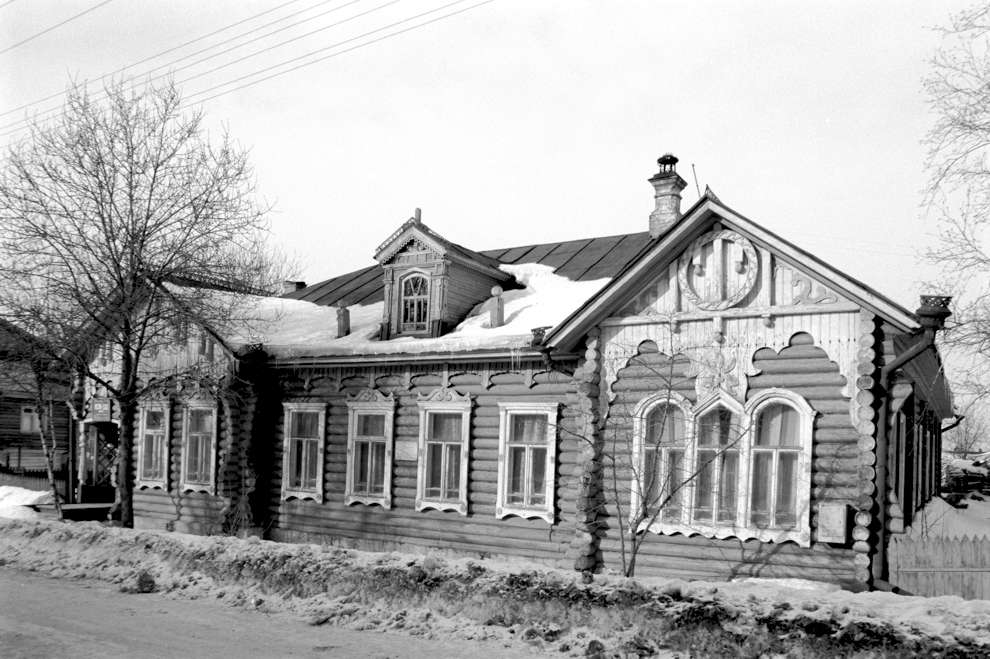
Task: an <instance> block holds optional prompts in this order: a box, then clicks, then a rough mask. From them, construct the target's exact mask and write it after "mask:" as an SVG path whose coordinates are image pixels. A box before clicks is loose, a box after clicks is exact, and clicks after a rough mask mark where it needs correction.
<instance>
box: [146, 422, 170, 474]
mask: <svg viewBox="0 0 990 659" xmlns="http://www.w3.org/2000/svg"><path fill="white" fill-rule="evenodd" d="M164 444H165V413H164V412H163V411H162V410H144V436H143V437H142V444H141V478H142V479H144V480H163V479H164V478H165V465H164V461H163V457H162V454H163V453H164V448H165V446H164Z"/></svg>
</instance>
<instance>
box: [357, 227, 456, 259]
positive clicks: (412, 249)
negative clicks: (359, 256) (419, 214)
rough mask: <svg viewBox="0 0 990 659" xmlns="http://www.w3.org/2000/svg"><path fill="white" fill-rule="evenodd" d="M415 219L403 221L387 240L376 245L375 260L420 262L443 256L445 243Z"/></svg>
mask: <svg viewBox="0 0 990 659" xmlns="http://www.w3.org/2000/svg"><path fill="white" fill-rule="evenodd" d="M421 226H422V225H421V224H420V223H419V222H416V221H415V220H409V221H407V222H405V223H404V224H403V225H402V226H401V227H399V229H398V231H396V232H395V233H393V234H392V235H391V236H389V238H388V240H386V241H385V242H383V243H382V244H381V245H379V246H378V249H377V250H376V251H375V260H376V261H378V262H379V263H380V264H382V265H386V264H388V263H394V262H398V263H405V262H408V263H422V262H424V261H432V260H436V259H439V258H441V257H443V256H444V255H445V254H446V252H447V250H446V247H445V245H443V244H442V243H441V242H440V241H438V240H436V239H435V238H434V237H433V236H431V235H430V234H429V233H427V232H426V231H424V230H423V229H422V228H421Z"/></svg>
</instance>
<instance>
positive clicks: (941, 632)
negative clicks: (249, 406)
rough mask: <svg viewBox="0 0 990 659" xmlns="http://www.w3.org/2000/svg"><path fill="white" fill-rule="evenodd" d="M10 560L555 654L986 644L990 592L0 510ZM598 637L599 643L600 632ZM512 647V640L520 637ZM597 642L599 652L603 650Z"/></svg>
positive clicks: (895, 649) (942, 649)
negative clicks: (859, 588)
mask: <svg viewBox="0 0 990 659" xmlns="http://www.w3.org/2000/svg"><path fill="white" fill-rule="evenodd" d="M0 557H2V559H0V563H5V564H8V565H11V566H14V567H19V568H23V569H31V570H37V571H42V572H47V573H49V574H52V575H53V576H57V577H62V578H97V579H102V580H106V581H110V582H114V583H118V584H120V585H121V588H122V590H124V591H125V592H136V591H135V588H134V584H135V583H137V581H138V579H139V577H140V578H143V579H144V580H145V582H148V583H152V584H153V586H154V587H155V588H156V589H157V590H160V591H162V592H164V593H165V594H166V595H168V596H174V597H187V598H197V597H210V598H218V599H223V600H224V601H225V602H230V603H231V604H232V605H236V606H244V607H249V608H253V609H259V610H262V611H265V610H288V611H294V612H296V613H298V614H299V615H301V616H303V617H305V618H306V619H307V620H308V621H309V622H310V623H311V624H325V623H330V624H335V625H339V626H346V627H351V628H355V629H369V630H372V629H374V630H382V631H385V630H389V631H396V630H401V631H405V632H407V633H411V634H419V635H425V636H436V637H440V636H445V637H449V636H456V637H459V638H477V639H484V640H498V641H502V642H505V643H506V644H507V645H506V647H507V648H510V647H513V646H512V643H515V644H516V646H515V647H521V645H520V644H521V643H525V644H526V645H527V646H528V647H530V648H533V647H536V648H538V649H541V650H544V651H547V652H552V653H554V655H555V656H585V655H587V654H589V650H591V648H593V647H599V646H600V648H601V650H602V651H601V652H599V653H598V654H601V655H602V656H616V655H617V656H637V655H640V656H641V655H653V654H657V653H658V652H660V651H663V650H664V649H673V650H676V651H678V652H684V653H690V654H691V655H692V656H724V655H726V654H731V655H733V656H736V655H739V656H743V655H745V656H803V657H831V656H853V655H855V656H876V655H879V656H932V655H935V654H937V655H938V656H976V655H978V656H986V655H987V654H988V653H990V601H965V600H962V599H960V598H958V597H937V598H924V597H905V596H901V595H894V594H892V593H860V594H856V593H850V592H847V591H841V590H837V589H835V588H834V587H831V586H828V585H825V584H817V583H815V582H809V581H804V580H799V579H783V580H781V579H755V580H754V579H746V580H743V581H739V582H732V583H706V582H684V581H680V580H676V579H648V580H637V579H626V578H623V577H619V576H614V575H602V576H596V577H595V578H594V581H593V583H590V584H586V583H583V581H582V579H581V575H579V574H576V573H575V572H573V571H565V570H552V569H534V568H533V566H532V565H529V566H526V567H523V566H522V565H521V564H520V563H518V562H516V563H514V564H506V563H500V562H497V561H487V560H484V561H482V560H470V559H456V560H452V559H446V558H442V557H438V556H433V555H427V556H425V557H424V556H422V555H412V554H402V553H397V552H396V553H388V554H384V553H370V552H359V551H353V550H346V549H341V548H338V547H331V546H321V545H293V544H280V543H274V542H266V541H259V540H257V539H248V540H239V539H235V538H229V537H203V536H189V535H183V534H179V533H165V532H150V531H133V530H128V529H120V528H107V527H103V526H100V525H98V524H95V523H92V522H86V523H78V524H64V523H57V522H46V521H35V522H23V521H13V520H11V521H0ZM596 644H598V645H596ZM506 654H507V655H512V654H514V653H513V652H512V651H511V650H507V652H506ZM591 654H594V653H591Z"/></svg>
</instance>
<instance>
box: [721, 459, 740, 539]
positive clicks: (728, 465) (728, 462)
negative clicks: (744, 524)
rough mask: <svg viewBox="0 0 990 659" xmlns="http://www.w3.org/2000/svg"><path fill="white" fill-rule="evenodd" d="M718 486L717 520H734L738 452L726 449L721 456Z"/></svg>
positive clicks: (737, 478) (737, 479)
mask: <svg viewBox="0 0 990 659" xmlns="http://www.w3.org/2000/svg"><path fill="white" fill-rule="evenodd" d="M721 463H722V464H721V472H722V473H721V474H720V479H719V487H718V521H720V522H733V523H734V522H735V521H736V483H737V482H738V481H739V453H737V452H736V451H726V452H725V453H723V454H722V457H721Z"/></svg>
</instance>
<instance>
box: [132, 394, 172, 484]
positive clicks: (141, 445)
mask: <svg viewBox="0 0 990 659" xmlns="http://www.w3.org/2000/svg"><path fill="white" fill-rule="evenodd" d="M147 412H161V413H162V426H163V427H162V442H161V456H159V457H160V458H161V461H162V477H161V478H149V477H147V476H145V473H144V458H145V451H146V450H147V446H145V439H146V434H147V416H146V414H147ZM171 421H172V405H171V404H170V403H169V402H168V401H149V402H141V403H140V404H139V405H138V441H137V442H135V446H134V448H135V451H134V453H135V462H136V469H135V474H136V475H135V478H134V485H135V487H139V488H158V489H161V490H168V481H169V472H170V471H171V467H172V465H171V463H170V462H169V458H170V455H171V452H170V450H169V446H170V445H171V442H172V423H171Z"/></svg>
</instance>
